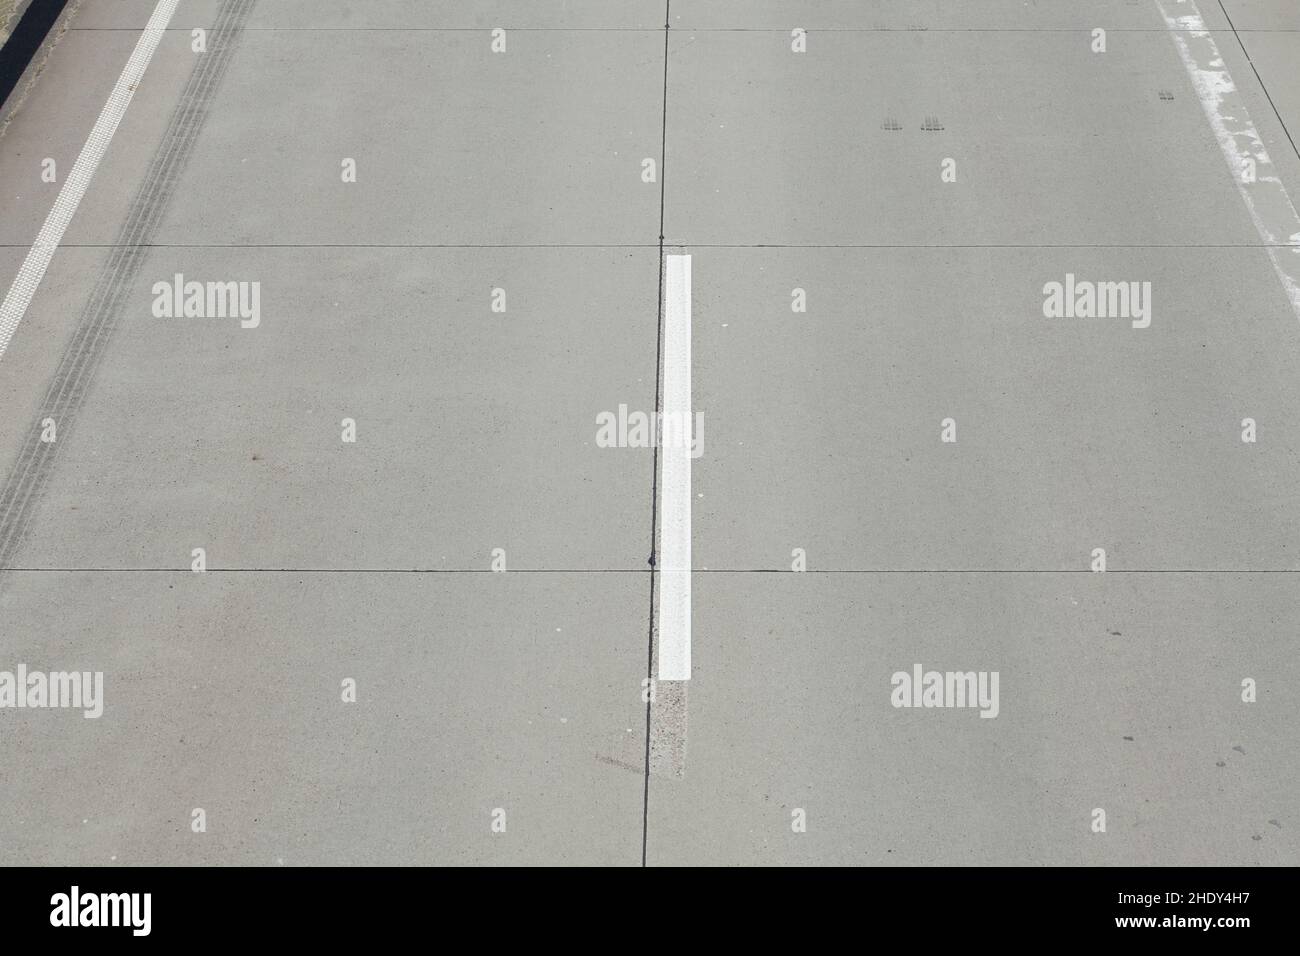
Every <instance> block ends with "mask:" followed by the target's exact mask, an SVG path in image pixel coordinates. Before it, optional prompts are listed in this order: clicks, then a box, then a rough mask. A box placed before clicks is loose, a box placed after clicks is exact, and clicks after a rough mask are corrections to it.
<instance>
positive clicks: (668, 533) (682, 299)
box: [659, 256, 694, 680]
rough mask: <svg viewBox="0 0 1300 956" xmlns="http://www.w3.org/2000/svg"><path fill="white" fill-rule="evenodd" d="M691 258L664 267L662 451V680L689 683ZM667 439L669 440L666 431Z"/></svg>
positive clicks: (669, 258)
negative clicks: (668, 430) (668, 429)
mask: <svg viewBox="0 0 1300 956" xmlns="http://www.w3.org/2000/svg"><path fill="white" fill-rule="evenodd" d="M693 422H694V416H693V414H692V412H691V257H690V256H667V257H666V261H665V264H664V400H663V415H662V416H661V423H664V424H665V425H666V426H668V427H671V428H672V430H673V431H674V432H675V435H674V436H673V439H674V440H672V441H667V440H661V441H660V447H659V461H660V463H661V464H660V479H659V515H660V525H659V527H660V533H659V679H660V680H690V679H691V442H690V436H691V434H693ZM664 434H665V435H667V430H666V429H665V431H664Z"/></svg>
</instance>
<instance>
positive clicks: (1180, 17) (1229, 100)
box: [1155, 0, 1300, 318]
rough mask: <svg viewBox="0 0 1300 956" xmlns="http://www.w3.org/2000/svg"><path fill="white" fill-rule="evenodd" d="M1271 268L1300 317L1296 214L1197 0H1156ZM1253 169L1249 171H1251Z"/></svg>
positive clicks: (1298, 219) (1299, 250)
mask: <svg viewBox="0 0 1300 956" xmlns="http://www.w3.org/2000/svg"><path fill="white" fill-rule="evenodd" d="M1155 3H1156V6H1157V7H1159V8H1160V13H1161V14H1162V15H1163V16H1164V18H1165V25H1166V26H1167V27H1168V28H1169V32H1170V36H1172V37H1173V40H1174V45H1175V46H1177V47H1178V54H1179V56H1181V57H1182V60H1183V66H1184V67H1186V69H1187V75H1188V76H1189V77H1191V80H1192V86H1193V87H1194V88H1195V90H1196V95H1197V96H1198V97H1200V100H1201V107H1202V108H1203V109H1204V110H1205V116H1206V118H1207V119H1208V120H1209V121H1210V127H1211V128H1212V129H1213V130H1214V135H1215V137H1217V138H1218V140H1219V148H1220V149H1222V150H1223V156H1224V159H1226V160H1227V162H1228V168H1229V170H1230V171H1231V173H1232V178H1233V181H1234V182H1236V184H1237V190H1238V191H1239V192H1240V193H1241V198H1242V199H1243V200H1244V201H1245V203H1246V209H1247V210H1248V211H1249V212H1250V218H1251V219H1252V220H1253V221H1254V223H1255V228H1256V229H1257V230H1258V231H1259V237H1260V238H1261V239H1263V240H1264V242H1265V244H1267V245H1268V246H1269V249H1268V254H1269V256H1270V257H1271V258H1272V260H1273V268H1274V270H1276V272H1277V276H1278V278H1279V279H1280V280H1281V281H1282V288H1283V289H1284V290H1285V291H1286V294H1287V297H1288V298H1289V299H1290V300H1291V308H1292V309H1293V310H1295V314H1296V317H1297V318H1300V216H1297V215H1296V209H1295V205H1294V204H1293V203H1292V202H1291V197H1290V196H1289V195H1287V191H1286V187H1285V186H1283V185H1282V180H1281V179H1279V178H1278V175H1277V170H1276V168H1275V167H1274V166H1273V161H1272V160H1271V159H1269V157H1268V151H1267V150H1266V149H1265V148H1264V141H1263V140H1262V139H1260V136H1259V132H1258V131H1257V130H1256V129H1255V126H1254V124H1253V123H1251V121H1250V114H1249V113H1248V112H1247V111H1246V104H1245V102H1244V100H1243V98H1242V96H1241V93H1240V91H1239V90H1238V89H1237V85H1236V84H1235V83H1233V82H1232V77H1231V76H1230V75H1229V74H1228V69H1227V66H1226V65H1225V64H1224V62H1223V57H1222V55H1220V53H1219V47H1218V44H1216V43H1215V42H1214V37H1213V36H1211V35H1210V31H1209V30H1207V29H1206V28H1205V21H1204V20H1203V19H1202V18H1201V11H1200V10H1198V9H1197V7H1196V3H1195V0H1155ZM1250 171H1253V175H1250V174H1249V172H1250Z"/></svg>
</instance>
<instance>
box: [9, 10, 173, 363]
mask: <svg viewBox="0 0 1300 956" xmlns="http://www.w3.org/2000/svg"><path fill="white" fill-rule="evenodd" d="M180 2H181V0H159V2H158V6H157V7H155V8H154V11H153V16H151V17H150V18H149V22H148V24H146V25H145V28H144V33H143V34H142V35H141V36H140V39H139V41H137V42H136V45H135V50H134V52H132V54H131V58H130V59H129V60H127V62H126V68H125V69H124V70H122V75H121V76H119V77H118V79H117V85H116V86H114V87H113V92H112V93H110V94H109V95H108V102H107V103H105V104H104V108H103V110H101V111H100V114H99V119H97V120H96V121H95V126H94V128H93V129H92V130H91V131H90V138H89V139H87V140H86V145H85V146H83V147H82V148H81V155H79V156H78V157H77V161H76V163H75V164H73V167H72V172H71V173H69V174H68V178H67V179H66V180H65V181H64V183H63V188H62V189H60V190H59V196H58V198H57V199H55V200H54V208H53V209H51V210H50V214H49V215H48V216H46V217H45V225H43V226H41V231H40V233H39V234H38V235H37V236H36V242H35V243H33V244H32V247H31V249H29V250H28V251H27V257H26V258H25V259H24V260H23V264H22V268H20V269H19V270H18V275H17V277H16V278H15V279H14V281H13V284H12V285H10V286H9V291H8V293H6V295H5V298H4V303H3V304H0V357H3V356H4V354H5V349H7V348H8V347H9V340H10V339H12V338H13V336H14V331H15V330H16V329H17V328H18V323H19V322H21V321H22V319H23V316H24V315H26V314H27V306H28V305H30V304H31V301H32V296H34V295H35V294H36V288H37V286H39V285H40V284H41V279H43V278H44V277H45V270H46V269H48V268H49V265H50V260H51V259H53V258H54V252H55V250H56V249H58V248H59V243H60V242H62V241H63V233H64V232H65V231H66V230H67V228H68V223H69V222H71V221H72V217H73V214H75V213H76V211H77V207H78V206H79V205H81V198H82V197H83V196H84V195H85V194H86V188H87V187H88V186H89V185H90V180H91V178H92V177H93V176H94V175H95V170H96V169H97V168H98V167H99V161H100V160H101V159H103V158H104V153H105V152H106V151H107V150H108V144H109V143H110V142H111V141H112V139H113V134H114V133H116V132H117V126H118V124H119V123H120V122H121V121H122V117H123V116H124V115H126V108H127V107H128V106H129V105H131V98H132V97H133V96H134V95H135V88H136V86H137V85H138V84H139V83H140V80H141V79H142V78H143V77H144V71H145V68H146V67H147V66H148V65H149V61H150V60H151V59H153V54H154V50H156V49H158V43H159V42H160V41H161V40H162V38H163V34H164V33H165V32H166V30H167V24H168V23H169V22H170V21H171V18H172V14H174V13H175V12H176V7H177V6H178V5H179V4H180Z"/></svg>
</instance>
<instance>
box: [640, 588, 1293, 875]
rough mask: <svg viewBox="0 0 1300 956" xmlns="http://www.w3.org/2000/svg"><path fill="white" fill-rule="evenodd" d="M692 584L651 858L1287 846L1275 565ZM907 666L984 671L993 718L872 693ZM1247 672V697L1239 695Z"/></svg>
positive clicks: (975, 855) (888, 857) (658, 782)
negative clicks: (990, 681) (679, 714)
mask: <svg viewBox="0 0 1300 956" xmlns="http://www.w3.org/2000/svg"><path fill="white" fill-rule="evenodd" d="M695 579H696V580H695V590H694V596H695V601H696V603H695V610H696V625H695V633H694V645H695V647H696V649H697V652H696V664H695V668H694V672H693V674H692V678H691V681H690V684H689V688H688V690H687V695H688V710H689V717H688V724H689V734H688V739H687V743H686V747H685V758H684V773H683V774H682V775H681V776H675V775H673V774H670V773H664V774H652V775H651V778H650V797H649V814H650V825H649V841H648V846H647V855H648V862H649V864H650V865H652V866H654V865H663V866H667V865H694V864H709V865H755V864H763V865H827V864H843V865H864V864H865V865H900V866H903V865H936V864H943V865H949V866H951V865H992V864H1005V865H1035V866H1041V865H1092V866H1112V865H1152V864H1163V865H1190V864H1201V865H1206V864H1211V865H1242V866H1244V865H1284V864H1289V863H1291V862H1293V861H1294V860H1295V859H1296V855H1297V852H1298V851H1300V846H1298V845H1297V843H1296V836H1295V832H1294V828H1293V827H1290V826H1289V825H1288V820H1289V817H1290V814H1291V806H1292V805H1293V802H1294V801H1292V799H1291V797H1290V793H1291V792H1292V790H1293V787H1294V781H1295V776H1294V766H1295V764H1294V748H1293V745H1292V744H1291V743H1290V742H1289V740H1288V736H1289V735H1288V733H1287V731H1286V729H1285V728H1287V727H1288V726H1291V725H1294V723H1295V721H1296V719H1297V717H1300V713H1298V712H1297V711H1298V708H1300V699H1298V698H1297V696H1296V693H1295V687H1296V677H1297V676H1300V675H1297V671H1296V663H1295V655H1294V654H1293V653H1292V636H1291V634H1292V630H1293V626H1292V623H1291V622H1292V619H1293V614H1294V611H1293V607H1294V604H1295V600H1296V581H1295V580H1294V578H1293V577H1290V576H1276V575H1271V576H1270V575H1263V576H1219V575H1193V576H1170V575H1113V574H1106V575H1100V574H1089V573H1080V574H1066V575H999V574H975V575H913V574H879V575H877V574H869V575H857V574H850V575H845V574H816V573H805V574H792V573H785V574H766V575H755V574H727V573H716V574H715V573H709V574H696V576H695ZM1247 622H1249V623H1247ZM918 663H919V664H921V665H922V666H923V667H924V668H925V669H926V670H936V671H949V670H953V671H986V672H991V671H998V672H999V674H1000V679H999V693H998V701H999V713H998V716H997V717H996V718H993V719H984V718H981V717H980V716H979V712H978V710H976V709H937V708H929V709H925V708H921V709H912V708H895V707H893V706H891V703H890V695H891V692H892V684H891V676H892V674H893V673H894V672H896V671H904V672H910V671H911V670H912V669H913V667H914V665H916V664H918ZM1256 675H1267V676H1266V677H1264V678H1263V679H1259V685H1258V686H1259V687H1260V688H1264V687H1267V688H1268V696H1267V698H1266V697H1265V696H1263V695H1262V694H1261V696H1260V697H1259V699H1258V701H1257V702H1256V703H1254V704H1246V703H1243V702H1242V701H1241V699H1240V693H1241V688H1240V680H1241V679H1242V678H1245V677H1253V676H1256ZM1257 679H1258V678H1257ZM1130 738H1131V739H1130ZM1097 808H1101V809H1103V810H1105V811H1106V832H1105V833H1094V832H1092V830H1091V827H1090V824H1091V821H1092V819H1093V818H1092V811H1093V810H1094V809H1097ZM795 810H803V811H804V813H805V818H806V832H794V830H793V829H792V823H793V822H794V819H795V818H794V817H793V816H792V814H793V813H794V811H795ZM1189 834H1195V839H1189Z"/></svg>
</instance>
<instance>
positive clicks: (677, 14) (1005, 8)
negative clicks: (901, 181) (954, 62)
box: [672, 0, 1224, 35]
mask: <svg viewBox="0 0 1300 956" xmlns="http://www.w3.org/2000/svg"><path fill="white" fill-rule="evenodd" d="M1202 7H1204V9H1203V10H1202V11H1201V12H1202V14H1203V16H1204V17H1205V22H1206V24H1207V25H1208V26H1210V27H1211V28H1213V27H1215V26H1218V25H1221V24H1222V23H1223V22H1224V21H1223V17H1222V14H1221V12H1220V11H1219V10H1218V8H1217V7H1216V6H1215V4H1214V3H1213V2H1212V0H1210V2H1207V3H1203V4H1202ZM672 14H673V21H672V22H673V25H674V26H681V27H684V28H687V29H716V30H760V31H782V30H783V31H785V32H786V34H787V35H788V34H789V31H790V30H792V29H794V28H795V27H803V28H804V29H806V30H810V31H842V30H868V31H904V32H906V31H916V32H925V31H934V32H942V31H962V32H996V33H1007V32H1013V31H1031V32H1052V31H1069V32H1073V31H1082V32H1084V33H1085V34H1086V33H1089V32H1090V31H1091V30H1092V29H1094V28H1096V27H1101V28H1103V29H1106V30H1108V31H1111V30H1117V31H1143V30H1157V31H1158V30H1163V29H1164V26H1163V24H1162V23H1161V21H1160V19H1159V15H1158V14H1157V13H1156V11H1155V8H1154V4H1153V3H1152V2H1151V0H1091V2H1087V3H1079V2H1076V0H1030V2H1025V0H982V2H980V3H963V2H961V0H875V2H872V3H859V2H856V0H794V2H790V0H673V5H672Z"/></svg>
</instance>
